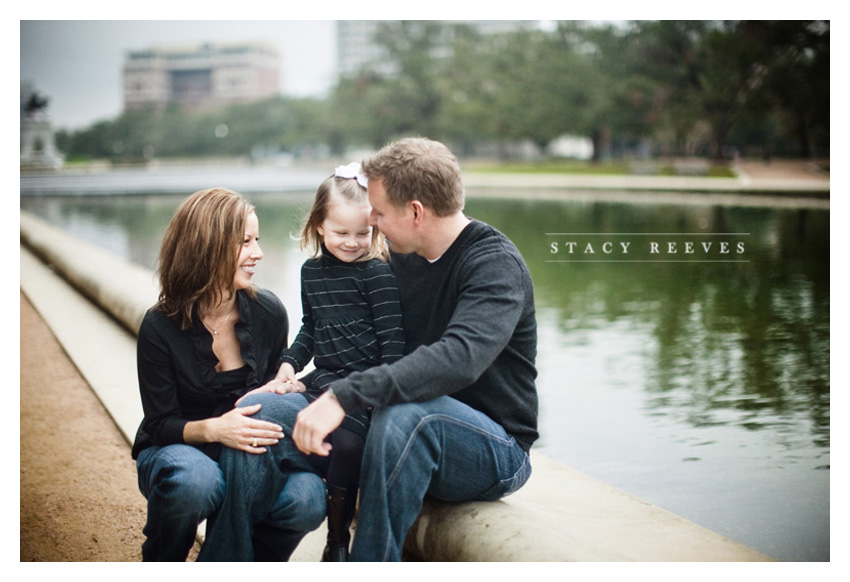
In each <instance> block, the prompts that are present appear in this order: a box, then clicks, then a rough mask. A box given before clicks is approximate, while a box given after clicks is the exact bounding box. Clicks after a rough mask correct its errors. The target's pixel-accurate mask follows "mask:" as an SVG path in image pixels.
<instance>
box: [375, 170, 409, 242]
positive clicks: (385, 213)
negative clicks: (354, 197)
mask: <svg viewBox="0 0 850 582" xmlns="http://www.w3.org/2000/svg"><path fill="white" fill-rule="evenodd" d="M368 191H369V204H371V205H372V212H371V214H370V216H369V224H370V225H371V226H372V227H374V228H377V229H378V230H380V231H381V233H382V234H383V235H384V236H385V237H386V238H387V240H388V241H389V242H390V248H391V249H392V251H393V252H395V253H402V254H404V253H412V252H415V251H416V246H415V243H414V241H415V240H416V239H415V237H414V236H413V235H414V225H413V211H412V209H411V208H410V207H409V206H408V207H403V208H398V207H396V206H394V205H393V204H392V203H391V202H390V201H389V200H387V191H386V189H384V181H383V180H381V179H372V180H369V187H368Z"/></svg>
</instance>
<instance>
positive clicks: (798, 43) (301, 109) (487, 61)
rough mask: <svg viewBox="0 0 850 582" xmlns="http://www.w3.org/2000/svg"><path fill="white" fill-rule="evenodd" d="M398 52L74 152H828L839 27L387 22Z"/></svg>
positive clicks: (388, 38) (128, 125)
mask: <svg viewBox="0 0 850 582" xmlns="http://www.w3.org/2000/svg"><path fill="white" fill-rule="evenodd" d="M375 40H376V42H377V43H378V44H379V45H380V46H381V47H383V49H384V51H385V56H384V57H383V58H382V59H381V61H380V62H377V63H371V64H369V65H368V66H366V67H364V68H363V69H362V70H361V71H359V72H357V73H356V74H354V75H351V76H346V77H342V78H340V79H339V80H338V82H337V84H336V85H335V87H334V89H333V91H332V92H331V94H330V95H329V96H328V97H327V98H326V99H321V100H318V99H290V98H274V99H267V100H264V101H260V102H256V103H249V104H243V105H232V106H228V107H222V108H217V109H206V110H198V111H185V110H181V109H179V108H177V107H170V108H167V109H165V110H162V111H157V110H152V109H148V110H139V111H127V112H125V113H123V114H122V115H120V116H119V117H117V118H116V119H114V120H110V121H103V122H99V123H97V124H95V125H93V126H92V127H90V128H88V129H86V130H83V131H79V132H75V133H66V132H60V133H59V135H57V145H58V146H59V148H60V149H61V150H62V151H63V152H65V153H66V154H67V155H69V156H83V155H85V156H91V157H106V158H111V159H115V160H145V159H149V158H151V157H152V156H157V157H169V156H211V155H220V156H252V155H253V156H265V155H273V154H274V153H276V152H287V153H289V154H291V155H294V156H299V155H302V154H306V153H307V152H310V151H313V150H315V148H321V147H324V148H328V149H329V150H330V151H331V152H332V153H335V154H343V153H344V152H346V151H347V150H350V149H357V148H379V147H380V146H382V145H383V144H385V143H386V142H388V141H390V140H392V139H396V138H398V137H400V136H403V135H424V136H428V137H432V138H435V139H440V140H443V141H445V142H447V143H449V144H450V145H451V146H452V147H453V148H454V149H456V151H458V152H459V153H461V154H470V155H471V154H474V153H476V152H478V151H488V152H491V153H492V152H498V153H501V154H503V155H504V156H505V157H509V156H510V153H511V152H512V151H515V148H514V147H513V146H515V145H516V144H518V143H520V142H530V143H533V144H535V145H536V146H537V148H538V149H539V151H541V152H543V151H544V150H545V148H546V146H547V145H548V144H549V143H550V142H551V141H552V140H553V139H555V138H557V137H559V136H562V135H578V136H586V137H589V138H591V139H592V140H593V143H594V159H595V161H596V162H597V163H599V164H601V163H602V162H604V161H606V160H610V159H625V158H628V157H634V156H646V155H651V156H683V155H684V156H694V155H699V156H712V157H714V158H717V159H720V158H724V157H726V156H728V155H729V153H730V152H731V151H737V152H739V153H744V154H750V155H753V154H757V155H763V154H765V155H766V154H779V155H781V154H789V155H800V156H813V155H820V156H825V155H828V153H829V46H830V44H829V22H828V21H827V22H824V21H630V22H628V23H626V24H625V25H613V24H608V25H598V24H594V25H591V24H589V23H588V22H583V21H564V22H559V23H557V26H556V27H555V29H554V30H551V31H543V30H531V29H526V30H519V31H516V32H511V33H498V34H481V33H479V32H478V31H476V30H475V29H473V28H472V27H469V26H465V25H459V24H449V23H447V22H443V21H385V22H383V23H382V25H381V26H380V27H379V30H378V33H377V36H376V39H375Z"/></svg>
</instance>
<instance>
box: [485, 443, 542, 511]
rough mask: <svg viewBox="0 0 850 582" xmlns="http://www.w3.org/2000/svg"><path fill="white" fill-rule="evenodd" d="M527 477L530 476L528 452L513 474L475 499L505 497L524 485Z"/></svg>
mask: <svg viewBox="0 0 850 582" xmlns="http://www.w3.org/2000/svg"><path fill="white" fill-rule="evenodd" d="M529 477H531V459H530V458H529V457H528V453H526V454H525V455H524V457H523V461H522V463H521V464H520V466H519V468H518V469H517V470H516V472H515V473H514V474H513V475H511V476H510V477H508V478H507V479H502V480H501V481H498V482H497V483H496V484H495V485H493V486H492V487H491V488H490V489H488V490H487V491H485V492H484V493H482V494H481V495H479V496H478V497H476V499H475V500H476V501H496V500H497V499H501V498H502V497H507V496H508V495H510V494H511V493H514V492H516V491H517V490H518V489H519V488H520V487H522V486H523V485H525V483H526V481H528V478H529Z"/></svg>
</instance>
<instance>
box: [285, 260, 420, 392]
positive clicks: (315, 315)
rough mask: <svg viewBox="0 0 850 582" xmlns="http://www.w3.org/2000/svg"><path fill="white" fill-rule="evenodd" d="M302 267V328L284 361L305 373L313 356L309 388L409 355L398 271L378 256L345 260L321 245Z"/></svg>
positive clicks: (287, 350) (322, 385)
mask: <svg viewBox="0 0 850 582" xmlns="http://www.w3.org/2000/svg"><path fill="white" fill-rule="evenodd" d="M322 251H323V254H322V256H321V257H319V258H314V259H308V260H307V261H306V262H305V263H304V265H303V266H302V267H301V304H302V308H303V311H304V317H303V319H302V325H301V330H300V331H299V332H298V335H297V337H296V338H295V341H294V342H293V343H292V345H291V346H290V347H289V348H288V349H285V350H284V351H283V353H282V356H281V361H282V362H288V363H290V364H292V367H293V368H295V371H296V372H300V371H301V370H303V369H304V367H305V366H306V365H307V364H308V363H309V362H310V360H311V359H312V360H313V364H314V366H315V368H316V371H315V372H314V373H312V374H310V376H309V384H308V385H307V388H308V390H322V391H323V390H324V389H325V388H326V387H327V386H328V384H330V383H331V382H333V381H334V380H338V379H340V378H344V377H345V376H347V375H348V374H350V373H351V372H358V371H362V370H366V369H368V368H371V367H373V366H377V365H379V364H388V363H390V362H394V361H395V360H397V359H399V358H400V357H401V356H402V355H403V354H404V330H403V328H402V317H401V304H400V302H399V289H398V283H396V279H395V275H394V274H393V272H392V270H391V269H390V266H389V265H388V264H387V263H385V262H383V261H381V260H379V259H370V260H368V261H362V262H356V263H345V262H343V261H340V260H339V259H337V258H336V257H334V256H333V255H332V254H331V253H330V252H328V251H327V249H325V248H324V247H322Z"/></svg>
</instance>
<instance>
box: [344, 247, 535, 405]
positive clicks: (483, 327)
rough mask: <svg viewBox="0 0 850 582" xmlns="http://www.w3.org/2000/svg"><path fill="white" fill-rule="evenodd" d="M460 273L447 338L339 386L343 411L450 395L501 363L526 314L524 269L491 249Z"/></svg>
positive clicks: (469, 261) (461, 267) (471, 259)
mask: <svg viewBox="0 0 850 582" xmlns="http://www.w3.org/2000/svg"><path fill="white" fill-rule="evenodd" d="M495 253H498V255H497V254H495ZM458 272H460V273H462V278H461V280H460V281H459V282H458V285H459V293H458V298H457V302H456V304H455V306H454V309H453V310H452V316H451V318H450V320H449V323H448V325H447V327H446V329H445V331H444V332H443V334H442V336H441V337H440V338H439V339H438V340H437V341H435V342H433V343H431V344H427V345H422V346H419V347H418V348H416V349H415V350H414V351H413V352H411V353H410V354H408V355H407V356H405V357H403V358H401V359H400V360H398V361H396V362H394V363H392V364H384V365H381V366H376V367H374V368H371V369H369V370H366V371H364V372H357V373H353V374H351V375H349V376H348V377H347V378H345V379H342V380H339V381H337V382H335V383H334V384H333V390H334V394H335V395H336V397H337V399H338V400H339V402H340V404H341V405H342V407H343V409H345V410H346V411H347V412H350V411H352V410H357V409H360V408H364V407H367V406H374V407H385V406H389V405H392V404H398V403H402V402H418V401H425V400H430V399H433V398H436V397H438V396H443V395H450V394H453V393H455V392H457V391H459V390H462V389H463V388H466V387H467V386H470V385H471V384H473V383H474V382H475V381H476V380H477V379H478V378H479V377H480V376H481V374H482V373H484V371H485V370H486V369H487V368H488V367H489V366H490V365H491V364H492V363H493V362H494V361H495V359H496V357H498V355H499V354H500V353H501V352H502V350H504V349H505V347H506V346H507V344H508V342H509V341H510V339H511V336H512V334H513V330H514V328H515V327H516V324H517V322H518V321H519V319H520V317H521V315H522V310H523V303H524V295H523V288H524V286H523V284H522V270H521V267H520V265H519V264H518V263H517V261H516V260H515V259H514V258H513V257H508V256H506V255H504V254H502V253H500V252H499V250H491V251H489V252H480V253H474V254H472V255H471V256H469V257H467V259H466V260H465V261H464V264H462V265H459V269H458Z"/></svg>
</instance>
